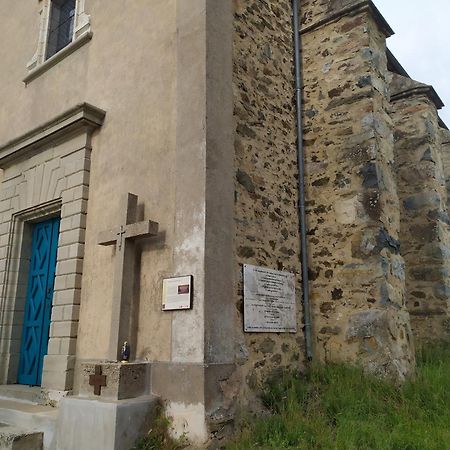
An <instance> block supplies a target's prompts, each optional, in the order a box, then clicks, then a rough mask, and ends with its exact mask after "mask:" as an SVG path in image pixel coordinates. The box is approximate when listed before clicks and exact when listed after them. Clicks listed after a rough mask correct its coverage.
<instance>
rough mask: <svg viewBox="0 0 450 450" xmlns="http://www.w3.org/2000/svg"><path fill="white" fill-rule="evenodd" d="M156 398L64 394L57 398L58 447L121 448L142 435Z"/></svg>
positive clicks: (153, 412) (62, 449) (149, 422)
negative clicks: (67, 395) (122, 398)
mask: <svg viewBox="0 0 450 450" xmlns="http://www.w3.org/2000/svg"><path fill="white" fill-rule="evenodd" d="M157 404H158V400H157V398H156V397H153V396H143V397H139V398H136V399H131V400H93V399H86V398H80V397H67V398H65V399H63V400H62V401H61V404H60V414H59V418H58V428H57V436H56V448H57V449H58V450H80V449H83V450H99V449H105V450H124V449H129V448H132V447H133V445H134V444H135V442H136V440H137V439H139V438H140V437H142V436H144V435H145V434H146V433H147V432H148V431H149V430H150V427H151V425H152V422H153V421H154V419H155V415H156V407H157Z"/></svg>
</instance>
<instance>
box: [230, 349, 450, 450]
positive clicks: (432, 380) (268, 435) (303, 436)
mask: <svg viewBox="0 0 450 450" xmlns="http://www.w3.org/2000/svg"><path fill="white" fill-rule="evenodd" d="M263 400H264V403H265V404H266V406H267V407H268V408H269V409H270V410H271V411H272V414H271V415H270V416H267V417H264V418H259V419H256V420H247V421H246V422H245V423H244V424H243V426H242V431H241V433H240V434H239V436H238V437H237V438H236V440H235V441H234V442H233V443H230V444H229V445H228V446H227V447H226V448H227V450H248V449H261V450H270V449H276V450H282V449H308V450H309V449H312V450H315V449H317V450H319V449H320V450H322V449H323V450H370V449H376V450H449V449H450V345H448V344H442V345H439V346H436V347H434V348H429V349H425V350H423V351H422V352H421V354H420V355H419V357H418V370H417V377H416V380H415V381H411V382H408V383H406V384H404V385H402V386H401V387H397V386H394V385H393V384H391V383H389V382H387V381H384V380H379V379H376V378H371V377H367V376H365V375H363V373H362V372H361V371H360V370H358V369H357V368H353V367H347V366H343V365H334V366H317V367H314V368H312V369H311V370H310V371H309V372H308V374H307V375H306V377H305V376H304V375H303V376H302V377H295V376H292V375H290V376H286V377H285V379H283V380H278V382H277V383H271V384H270V385H269V386H268V387H267V389H266V391H265V393H264V396H263Z"/></svg>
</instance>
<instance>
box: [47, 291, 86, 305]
mask: <svg viewBox="0 0 450 450" xmlns="http://www.w3.org/2000/svg"><path fill="white" fill-rule="evenodd" d="M80 300H81V289H64V288H63V290H58V291H55V293H54V295H53V305H72V304H73V305H79V304H80Z"/></svg>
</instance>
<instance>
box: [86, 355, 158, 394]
mask: <svg viewBox="0 0 450 450" xmlns="http://www.w3.org/2000/svg"><path fill="white" fill-rule="evenodd" d="M97 365H99V366H101V368H102V374H103V375H105V376H106V386H104V387H102V390H101V398H102V399H103V400H125V399H128V398H135V397H139V396H141V395H146V394H147V393H148V390H147V386H148V378H149V373H150V364H148V363H129V364H121V363H104V362H101V363H98V362H83V363H82V364H81V377H80V381H81V382H80V386H79V395H80V396H81V397H93V396H94V389H93V387H92V386H91V385H90V384H89V377H90V375H93V374H94V373H95V367H96V366H97Z"/></svg>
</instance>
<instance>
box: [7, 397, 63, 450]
mask: <svg viewBox="0 0 450 450" xmlns="http://www.w3.org/2000/svg"><path fill="white" fill-rule="evenodd" d="M57 419H58V408H52V407H50V406H43V405H38V404H33V403H30V402H26V401H23V400H22V401H18V400H12V399H0V423H4V424H7V425H11V426H13V427H17V428H18V429H20V430H26V432H27V433H34V432H41V433H43V434H44V447H43V448H44V450H53V449H54V448H55V444H54V441H55V439H54V438H55V431H56V421H57Z"/></svg>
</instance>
